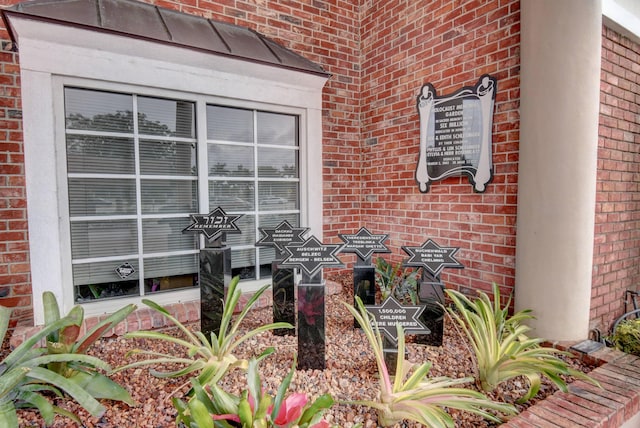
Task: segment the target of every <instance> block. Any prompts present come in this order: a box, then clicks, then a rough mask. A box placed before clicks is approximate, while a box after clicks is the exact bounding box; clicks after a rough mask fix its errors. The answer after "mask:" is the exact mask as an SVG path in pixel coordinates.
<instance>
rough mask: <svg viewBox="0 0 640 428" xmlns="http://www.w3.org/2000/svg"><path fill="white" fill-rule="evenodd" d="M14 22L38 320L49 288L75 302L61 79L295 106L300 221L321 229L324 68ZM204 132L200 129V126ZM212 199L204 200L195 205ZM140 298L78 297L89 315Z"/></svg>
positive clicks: (189, 295) (183, 296)
mask: <svg viewBox="0 0 640 428" xmlns="http://www.w3.org/2000/svg"><path fill="white" fill-rule="evenodd" d="M12 24H13V28H14V33H15V35H16V38H17V43H18V46H19V54H20V67H21V82H22V83H21V89H22V107H23V126H24V152H25V178H26V188H27V214H28V223H29V246H30V258H31V282H32V291H33V310H34V319H35V323H36V325H38V324H42V323H43V322H44V316H43V311H42V292H44V291H45V290H48V291H52V292H53V293H54V294H55V295H56V297H57V299H58V302H60V305H61V310H62V311H63V312H66V311H68V310H69V309H70V308H71V307H72V306H73V305H74V301H73V286H72V280H71V248H70V238H69V233H70V232H69V218H68V204H67V203H66V201H67V199H66V197H67V189H66V167H64V165H61V162H62V161H61V159H64V139H65V130H64V108H63V103H64V99H63V92H62V91H63V87H64V85H74V84H75V85H82V86H87V85H90V86H89V87H95V88H96V89H107V90H114V91H119V90H123V91H131V92H133V93H139V94H148V95H156V96H167V97H173V98H175V97H179V98H183V95H184V94H189V95H190V98H194V99H195V98H198V97H199V96H202V97H205V98H206V99H207V102H210V100H212V99H216V100H218V102H219V103H220V104H224V105H233V106H238V107H246V108H252V109H254V108H260V109H265V110H271V111H278V112H283V113H287V112H290V113H293V114H297V115H299V116H300V163H299V169H300V211H301V214H300V221H301V225H303V226H307V227H309V228H310V232H309V234H314V235H315V236H316V237H318V238H319V239H322V162H321V159H322V87H323V86H324V84H325V82H326V80H327V78H326V77H325V76H320V75H316V74H313V73H305V72H300V71H294V70H289V69H284V68H280V67H274V66H269V65H264V64H260V63H255V62H250V61H243V60H239V59H235V58H230V57H223V56H217V55H210V54H204V53H201V52H196V51H193V50H189V49H184V48H180V47H176V46H170V45H166V44H161V43H154V42H149V41H145V40H139V39H133V38H127V37H122V36H119V35H114V34H106V33H102V32H96V31H91V30H87V29H84V28H78V27H70V26H63V25H59V24H55V23H50V22H40V21H35V20H30V19H26V18H22V17H19V18H13V19H12ZM199 105H202V106H203V105H204V104H203V103H200V104H199ZM198 108H199V109H202V108H204V107H198ZM203 113H205V112H203V111H197V115H198V116H197V117H200V118H204V117H205V116H204V115H203ZM200 120H202V119H200ZM197 129H198V135H197V138H198V140H199V141H205V142H206V130H205V127H204V126H198V128H197ZM203 130H204V131H203ZM201 132H205V134H204V135H200V133H201ZM199 159H203V157H199ZM199 166H200V167H202V165H199ZM207 192H208V188H207V186H206V185H199V197H200V200H201V201H207V200H208V194H207ZM205 195H206V197H203V196H205ZM205 205H206V204H205ZM208 208H209V207H207V206H201V207H200V210H201V213H203V214H204V213H206V212H207V210H208ZM260 282H261V283H264V281H260ZM257 285H263V284H255V286H257ZM199 297H200V296H199V290H197V289H187V290H179V291H174V292H166V293H158V294H154V295H153V299H154V301H156V302H157V303H159V304H163V305H164V304H169V303H177V302H186V301H194V300H198V299H199ZM140 300H141V298H140V297H128V298H120V299H113V300H104V301H98V302H94V303H86V304H83V307H84V309H85V315H86V316H95V315H100V314H104V313H110V312H113V311H115V310H117V309H119V308H120V307H122V306H123V305H124V304H125V303H129V302H133V303H136V304H138V305H139V304H140Z"/></svg>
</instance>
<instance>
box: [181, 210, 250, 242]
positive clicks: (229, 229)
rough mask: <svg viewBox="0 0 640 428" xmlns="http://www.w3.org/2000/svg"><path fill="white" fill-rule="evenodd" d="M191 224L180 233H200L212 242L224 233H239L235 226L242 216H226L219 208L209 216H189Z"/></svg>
mask: <svg viewBox="0 0 640 428" xmlns="http://www.w3.org/2000/svg"><path fill="white" fill-rule="evenodd" d="M189 216H190V217H191V221H193V223H191V224H190V225H189V226H187V227H186V228H185V229H183V230H182V232H183V233H184V232H195V233H202V234H203V235H204V236H206V237H207V239H208V240H209V241H213V240H215V239H217V238H219V237H220V235H222V233H223V232H226V233H241V232H240V229H239V228H238V226H237V225H236V221H237V220H238V219H239V218H240V217H242V214H238V215H233V214H227V213H225V212H224V210H223V209H222V208H220V207H218V208H216V209H215V210H213V211H211V212H210V213H209V214H190V215H189Z"/></svg>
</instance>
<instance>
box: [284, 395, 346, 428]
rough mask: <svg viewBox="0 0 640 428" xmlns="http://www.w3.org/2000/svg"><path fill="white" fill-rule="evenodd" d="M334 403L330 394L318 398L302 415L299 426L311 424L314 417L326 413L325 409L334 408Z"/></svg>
mask: <svg viewBox="0 0 640 428" xmlns="http://www.w3.org/2000/svg"><path fill="white" fill-rule="evenodd" d="M333 403H334V400H333V397H331V395H330V394H323V395H321V396H320V397H318V398H316V400H315V401H314V402H313V404H311V405H310V406H309V407H307V408H306V409H305V411H304V412H303V413H302V416H301V417H300V419H299V421H298V425H302V424H305V423H309V422H310V421H311V420H312V419H313V417H314V416H316V415H317V414H319V413H322V411H324V410H325V409H328V408H330V407H331V406H333ZM276 414H277V413H276Z"/></svg>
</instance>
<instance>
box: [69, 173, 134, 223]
mask: <svg viewBox="0 0 640 428" xmlns="http://www.w3.org/2000/svg"><path fill="white" fill-rule="evenodd" d="M69 213H70V214H71V216H72V217H73V216H85V215H124V214H135V213H136V182H135V180H133V179H131V180H128V179H112V178H70V179H69Z"/></svg>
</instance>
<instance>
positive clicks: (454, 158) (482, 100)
mask: <svg viewBox="0 0 640 428" xmlns="http://www.w3.org/2000/svg"><path fill="white" fill-rule="evenodd" d="M496 88H497V80H496V78H495V77H491V76H489V75H486V74H485V75H483V76H482V77H480V79H479V80H478V82H477V83H476V84H475V86H465V87H463V88H461V89H459V90H458V91H456V92H454V93H453V94H449V95H444V96H437V95H436V90H435V87H434V86H433V85H432V84H431V83H427V84H426V85H424V86H423V87H422V89H421V91H420V95H418V98H417V106H418V113H419V117H420V153H419V158H418V164H417V167H416V181H417V182H418V186H419V189H420V191H421V192H423V193H426V192H428V191H429V186H430V185H431V183H432V182H433V181H438V180H443V179H445V178H447V177H452V176H459V175H467V176H468V177H469V181H470V182H471V184H472V185H473V189H474V191H475V192H479V193H480V192H484V191H485V190H486V185H487V184H488V183H489V182H490V181H491V179H492V178H493V165H492V156H493V155H492V147H491V146H492V138H491V135H492V127H493V106H494V102H495V97H496Z"/></svg>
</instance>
